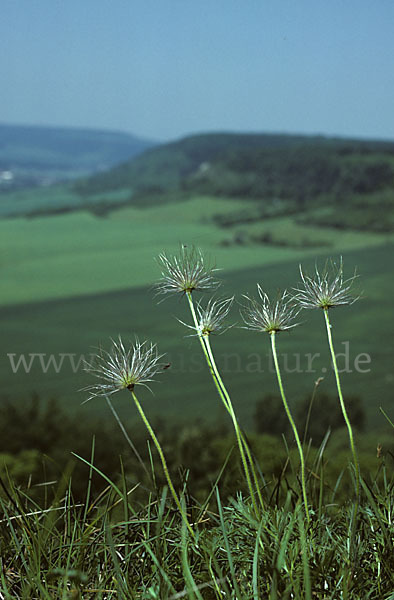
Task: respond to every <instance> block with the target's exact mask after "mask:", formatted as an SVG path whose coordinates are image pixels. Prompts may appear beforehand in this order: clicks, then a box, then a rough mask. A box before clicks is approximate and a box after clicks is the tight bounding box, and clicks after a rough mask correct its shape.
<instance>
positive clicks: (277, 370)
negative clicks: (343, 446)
mask: <svg viewBox="0 0 394 600" xmlns="http://www.w3.org/2000/svg"><path fill="white" fill-rule="evenodd" d="M270 336H271V348H272V356H273V358H274V364H275V370H276V376H277V379H278V385H279V390H280V395H281V397H282V402H283V406H284V407H285V411H286V414H287V418H288V419H289V422H290V425H291V428H292V430H293V433H294V437H295V441H296V444H297V447H298V452H299V455H300V461H301V485H302V495H303V497H304V506H305V514H306V518H307V520H308V523H309V522H310V516H309V508H308V499H307V496H306V486H305V461H304V453H303V451H302V446H301V442H300V438H299V435H298V431H297V427H296V424H295V423H294V419H293V417H292V414H291V412H290V408H289V405H288V404H287V400H286V396H285V391H284V389H283V383H282V376H281V374H280V369H279V362H278V355H277V353H276V343H275V331H272V332H271V333H270Z"/></svg>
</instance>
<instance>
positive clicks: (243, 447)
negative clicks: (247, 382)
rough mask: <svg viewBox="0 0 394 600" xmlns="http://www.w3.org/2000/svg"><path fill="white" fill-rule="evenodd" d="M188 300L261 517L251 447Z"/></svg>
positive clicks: (190, 303)
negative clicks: (250, 470) (232, 427)
mask: <svg viewBox="0 0 394 600" xmlns="http://www.w3.org/2000/svg"><path fill="white" fill-rule="evenodd" d="M187 298H188V301H189V306H190V312H191V314H192V317H193V322H194V326H195V329H196V332H197V334H198V338H199V340H200V343H201V347H202V350H203V353H204V356H205V359H206V361H207V364H208V367H209V370H210V372H211V375H212V379H213V381H214V384H215V386H216V389H217V391H218V393H219V396H220V398H221V400H222V402H223V404H224V406H225V408H226V410H227V412H228V413H229V414H230V417H231V419H232V422H233V426H234V430H235V435H236V438H237V442H238V447H239V452H240V455H241V460H242V464H243V468H244V471H245V477H246V481H247V484H248V488H249V493H250V496H251V499H252V502H253V507H254V510H255V513H256V515H257V516H258V517H259V515H260V513H259V510H258V507H257V504H256V500H255V491H254V490H253V487H252V481H251V477H250V472H249V467H248V461H247V460H246V457H245V452H246V454H247V457H248V460H249V464H250V466H251V469H252V472H253V479H254V483H255V488H256V492H257V495H258V498H259V501H260V504H261V506H262V508H264V502H263V498H262V496H261V492H260V486H259V484H258V479H257V475H256V471H255V469H254V465H253V459H252V456H251V453H250V449H249V446H248V444H247V442H246V440H245V437H244V435H243V433H242V431H241V429H240V427H239V425H238V421H237V418H236V416H235V412H234V408H233V405H232V402H231V399H230V395H229V393H228V392H227V389H226V387H225V385H224V383H223V380H222V378H221V376H220V374H219V371H218V368H217V366H216V362H215V359H214V357H213V354H212V349H211V345H210V342H209V337H208V335H205V336H204V335H203V334H202V333H201V331H200V330H199V327H198V320H197V315H196V311H195V308H194V304H193V299H192V295H191V292H187Z"/></svg>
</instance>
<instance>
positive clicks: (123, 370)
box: [84, 336, 164, 400]
mask: <svg viewBox="0 0 394 600" xmlns="http://www.w3.org/2000/svg"><path fill="white" fill-rule="evenodd" d="M111 342H112V348H111V350H110V351H109V352H107V351H106V350H100V352H99V353H98V354H96V355H95V356H94V357H93V360H92V362H91V363H85V367H84V368H85V371H87V372H88V373H91V374H92V375H94V376H95V377H97V378H98V379H100V380H101V381H100V382H98V383H96V384H94V385H90V386H88V387H87V388H84V390H85V391H88V392H89V398H88V400H90V399H91V398H94V397H96V396H108V395H110V394H114V393H115V392H119V391H120V390H124V389H129V390H133V389H134V386H136V385H144V386H145V387H148V386H147V385H146V384H147V383H149V382H150V381H153V379H154V377H155V375H157V373H160V372H162V371H163V367H164V365H162V364H161V363H160V359H161V358H162V357H163V356H164V355H163V354H158V351H157V346H156V344H149V343H148V342H146V341H145V342H142V343H140V342H139V341H138V339H136V341H135V343H134V344H133V345H132V346H131V347H130V348H128V349H127V350H126V348H125V347H124V345H123V342H122V339H121V337H120V336H119V338H118V341H115V340H111Z"/></svg>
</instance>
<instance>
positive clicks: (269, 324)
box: [241, 284, 300, 333]
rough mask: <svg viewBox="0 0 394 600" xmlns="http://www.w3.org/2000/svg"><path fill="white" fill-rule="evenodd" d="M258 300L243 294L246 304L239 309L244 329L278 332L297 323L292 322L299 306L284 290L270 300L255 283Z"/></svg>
mask: <svg viewBox="0 0 394 600" xmlns="http://www.w3.org/2000/svg"><path fill="white" fill-rule="evenodd" d="M257 292H258V295H259V300H256V299H255V298H250V297H249V296H245V295H244V298H245V300H246V301H247V304H246V305H245V306H243V307H242V309H241V316H242V319H243V321H244V323H245V325H246V327H245V329H253V330H255V331H262V332H266V333H278V332H279V331H286V330H289V329H292V328H293V327H296V326H297V325H299V323H294V320H295V319H296V317H297V315H298V313H299V312H300V310H299V308H297V307H295V306H294V304H292V299H291V296H290V295H289V294H288V292H287V291H286V290H285V291H284V292H282V294H280V295H279V297H278V299H277V300H276V301H275V302H272V301H271V300H270V298H269V297H268V295H267V294H266V293H265V292H264V291H263V290H262V288H261V286H260V285H259V284H257Z"/></svg>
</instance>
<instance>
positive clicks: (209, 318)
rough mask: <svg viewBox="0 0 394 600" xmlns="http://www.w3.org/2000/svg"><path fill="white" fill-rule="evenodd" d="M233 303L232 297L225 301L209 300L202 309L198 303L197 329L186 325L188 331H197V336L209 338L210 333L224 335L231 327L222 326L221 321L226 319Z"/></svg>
mask: <svg viewBox="0 0 394 600" xmlns="http://www.w3.org/2000/svg"><path fill="white" fill-rule="evenodd" d="M233 301H234V296H233V297H232V298H227V299H225V300H214V299H213V298H210V300H209V301H208V303H207V305H206V307H205V308H203V306H202V304H201V302H199V303H198V304H197V306H196V312H197V321H198V326H197V328H196V327H194V325H187V324H186V323H183V321H181V322H182V323H183V324H184V325H186V327H189V328H190V329H194V331H196V330H197V334H199V335H205V336H209V335H210V334H211V333H219V334H220V333H224V332H225V331H227V330H228V329H230V327H231V325H229V326H228V327H224V326H223V321H224V319H225V318H226V317H227V315H228V313H229V311H230V308H231V305H232V303H233Z"/></svg>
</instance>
